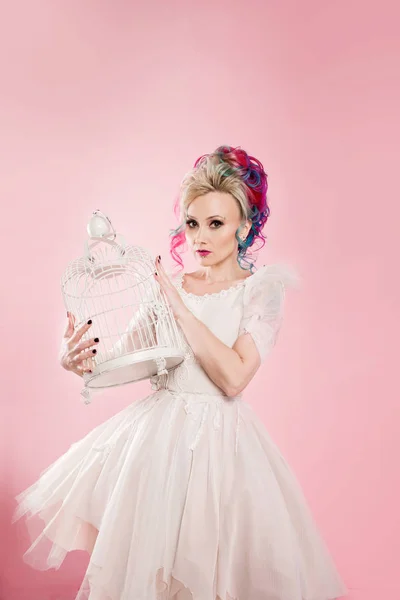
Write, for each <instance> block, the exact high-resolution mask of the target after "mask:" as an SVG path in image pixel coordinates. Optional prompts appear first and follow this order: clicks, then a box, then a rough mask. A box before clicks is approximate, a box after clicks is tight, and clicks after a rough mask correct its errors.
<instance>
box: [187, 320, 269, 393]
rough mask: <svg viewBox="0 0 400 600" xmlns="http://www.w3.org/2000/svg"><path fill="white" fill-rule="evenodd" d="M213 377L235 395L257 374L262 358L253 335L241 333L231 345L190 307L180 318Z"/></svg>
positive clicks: (189, 339) (199, 356)
mask: <svg viewBox="0 0 400 600" xmlns="http://www.w3.org/2000/svg"><path fill="white" fill-rule="evenodd" d="M177 321H178V323H179V324H180V326H181V328H182V330H183V332H184V334H185V337H186V339H187V341H188V343H189V345H190V346H191V347H192V350H193V352H194V354H195V356H196V358H197V360H198V361H199V363H200V365H201V366H202V368H203V369H204V370H205V372H206V373H207V375H208V376H209V378H210V379H211V380H212V381H213V382H214V383H215V385H217V386H218V387H219V388H221V390H222V391H223V392H224V393H225V394H226V395H227V396H235V395H237V394H240V392H241V391H242V390H243V389H244V388H245V387H246V386H247V384H248V383H249V381H250V380H251V379H252V378H253V377H254V375H255V373H256V371H257V369H258V367H259V366H260V363H261V360H260V356H259V353H258V351H257V348H256V345H255V344H254V342H253V340H252V339H251V337H250V336H246V335H240V336H239V337H238V339H237V340H236V342H235V344H234V346H233V348H230V347H229V346H227V345H226V344H224V343H223V342H221V340H220V339H219V338H217V336H215V335H214V334H213V333H212V332H211V331H210V330H209V328H208V327H207V326H206V325H205V324H204V323H203V322H202V321H200V320H199V319H197V317H195V316H194V314H193V313H192V312H191V311H190V310H189V309H187V310H186V311H184V312H183V313H182V315H180V316H179V318H178V319H177Z"/></svg>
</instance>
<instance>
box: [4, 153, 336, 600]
mask: <svg viewBox="0 0 400 600" xmlns="http://www.w3.org/2000/svg"><path fill="white" fill-rule="evenodd" d="M266 194H267V176H266V173H265V171H264V169H263V166H262V164H261V163H260V162H259V161H258V160H256V159H255V158H254V157H251V156H249V155H248V154H247V153H246V152H245V151H244V150H242V149H240V148H233V147H229V146H221V147H219V148H217V150H216V151H215V152H213V153H212V154H209V155H205V156H202V157H200V158H199V159H198V160H197V161H196V163H195V165H194V168H193V169H192V170H191V171H190V172H189V173H188V174H187V175H186V176H185V178H184V180H183V182H182V185H181V193H180V196H179V198H178V200H179V203H180V204H179V207H180V216H181V218H182V223H181V225H180V227H178V229H177V230H175V231H173V232H172V233H173V235H172V238H171V253H172V256H173V258H174V259H175V260H176V261H177V262H179V263H180V264H182V262H181V260H180V257H179V254H178V252H177V249H178V248H179V246H180V245H181V244H183V243H184V242H185V241H186V242H187V243H188V245H189V247H190V249H191V251H192V252H193V254H194V256H195V257H196V260H197V261H198V263H199V269H198V270H196V271H195V272H193V273H182V272H181V273H179V274H178V275H176V274H175V275H171V274H167V272H166V271H165V269H164V267H163V265H162V260H161V259H160V257H157V260H156V272H155V274H154V277H155V278H156V280H157V281H158V283H159V285H160V286H161V287H162V289H163V290H164V292H165V294H166V296H167V298H168V301H169V303H170V305H171V308H172V311H173V314H174V317H175V319H176V321H177V324H178V327H179V330H180V331H181V333H182V339H183V341H184V344H185V348H186V355H185V360H184V362H183V363H182V364H181V365H179V366H178V367H176V368H175V369H173V370H172V371H170V372H169V373H168V375H167V376H165V375H162V376H160V377H153V378H152V386H153V389H154V388H155V391H154V392H153V393H151V394H150V395H149V396H147V397H146V398H144V399H142V400H139V401H137V402H134V403H133V404H131V405H129V406H128V407H126V408H125V409H124V410H122V411H121V412H119V413H117V414H116V415H114V416H113V417H112V418H111V419H109V420H107V421H106V422H105V423H103V424H101V425H99V426H98V427H96V428H95V429H94V430H93V431H91V432H89V433H88V434H87V435H86V436H85V437H84V438H83V439H82V440H80V441H78V442H76V443H75V444H72V446H71V447H70V448H69V449H68V451H67V452H66V453H65V454H64V455H63V456H61V457H60V458H59V459H58V460H57V461H55V463H53V464H52V465H51V466H50V467H48V469H47V470H46V471H44V472H43V473H42V474H41V477H40V478H39V480H38V481H37V482H36V483H34V484H33V485H32V486H31V487H30V488H28V489H27V490H25V491H24V492H22V493H21V494H20V495H19V496H18V498H17V499H18V502H19V507H18V509H17V511H16V513H15V516H14V520H16V519H18V518H19V517H21V516H22V515H23V514H28V515H29V519H28V521H27V522H28V523H30V522H31V521H32V522H34V520H35V518H37V517H40V523H41V532H40V534H38V533H36V537H34V536H33V534H32V537H34V543H33V544H32V546H31V547H30V548H29V550H28V551H27V552H26V553H25V555H24V558H25V560H26V561H27V562H30V563H31V564H33V565H34V566H35V567H36V568H43V569H47V568H50V567H55V568H58V567H59V566H60V564H61V562H62V561H63V559H64V557H65V555H66V553H67V552H69V551H71V550H74V549H78V548H79V549H85V550H87V551H88V552H89V553H90V562H89V565H88V569H87V571H86V574H85V577H84V581H83V583H82V585H81V587H80V590H79V592H78V594H77V596H76V599H77V600H83V599H85V600H139V599H140V600H171V599H173V600H328V599H333V598H338V597H341V596H343V595H345V594H346V592H347V589H346V587H345V586H344V584H343V582H342V580H341V579H340V576H339V574H338V573H337V571H336V568H335V565H334V563H333V561H332V559H331V557H330V555H329V552H328V550H327V548H326V546H325V544H324V542H323V540H322V538H321V536H320V534H319V532H318V529H317V527H316V524H315V523H314V520H313V517H312V515H311V513H310V511H309V508H308V507H307V503H306V500H305V498H304V496H303V493H302V490H301V487H300V485H299V484H298V482H297V480H296V479H295V476H294V474H293V473H292V472H291V470H290V468H289V466H288V464H287V462H286V461H285V459H284V457H283V456H282V455H281V453H280V452H279V449H278V448H277V447H276V445H275V444H274V443H273V441H272V440H271V438H270V437H269V434H268V433H267V431H266V430H265V428H264V426H263V425H262V423H261V421H260V420H259V418H258V417H257V415H256V414H255V413H254V412H253V410H252V409H251V407H250V405H249V404H247V403H245V402H243V400H242V392H243V390H244V389H245V388H246V386H247V384H248V383H249V382H250V381H251V379H252V378H253V377H254V375H255V373H256V371H257V370H258V368H259V367H260V364H261V362H262V361H263V360H264V359H265V357H266V355H267V353H268V352H269V350H271V348H272V347H273V345H274V344H275V342H276V339H277V334H278V331H279V328H280V326H281V322H282V315H283V301H284V293H285V288H286V287H287V286H290V285H295V284H296V283H297V281H298V280H297V277H296V274H295V273H294V272H293V271H292V270H291V269H290V268H288V267H285V266H283V265H279V264H275V265H264V266H262V267H260V268H259V269H258V270H256V271H255V272H252V268H253V265H252V264H251V263H250V270H249V269H248V268H246V267H243V265H242V263H246V262H247V266H248V264H249V259H248V256H247V254H246V252H247V250H248V248H250V247H251V246H252V245H253V244H254V242H255V241H256V240H257V239H258V240H261V241H262V242H263V241H264V239H265V238H264V236H263V234H262V228H263V226H264V225H265V223H266V221H267V219H268V216H269V207H268V204H267V195H266ZM73 323H74V321H73V316H71V317H70V319H69V323H68V327H67V329H66V333H65V338H64V342H63V346H62V353H61V364H62V366H63V367H64V368H66V369H68V370H71V371H73V372H75V373H76V374H78V375H80V376H81V375H83V374H84V372H85V371H87V370H89V369H90V368H91V366H92V365H91V364H90V363H91V361H92V359H91V358H90V357H93V351H94V350H95V348H93V346H95V345H96V344H97V343H100V344H101V339H100V340H98V338H92V339H90V340H89V341H88V342H80V339H81V338H82V336H83V334H84V333H85V332H86V331H87V330H88V329H89V328H91V327H94V329H95V323H92V322H91V321H89V323H88V324H86V325H84V326H83V327H80V328H79V329H77V330H76V331H74V324H73Z"/></svg>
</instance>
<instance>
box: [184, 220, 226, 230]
mask: <svg viewBox="0 0 400 600" xmlns="http://www.w3.org/2000/svg"><path fill="white" fill-rule="evenodd" d="M192 223H194V225H197V223H196V221H194V220H193V219H188V220H187V221H186V225H189V229H194V227H191V224H192ZM213 223H217V227H212V229H219V228H220V227H221V225H223V223H222V221H219V220H218V219H214V220H213V221H211V223H210V225H212V224H213Z"/></svg>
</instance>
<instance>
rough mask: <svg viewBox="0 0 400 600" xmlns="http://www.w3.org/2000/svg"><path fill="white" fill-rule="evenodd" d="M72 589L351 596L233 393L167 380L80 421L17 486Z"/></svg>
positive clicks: (187, 596)
mask: <svg viewBox="0 0 400 600" xmlns="http://www.w3.org/2000/svg"><path fill="white" fill-rule="evenodd" d="M17 501H18V506H17V508H16V510H15V513H14V516H13V521H16V520H17V519H19V518H21V517H22V516H23V515H25V518H26V524H27V526H28V529H29V532H30V535H31V540H32V545H31V546H30V548H29V549H28V550H27V551H26V553H25V554H24V556H23V558H24V560H25V562H27V563H28V564H30V565H32V566H33V567H34V568H36V569H41V570H44V569H49V568H58V567H59V566H60V565H61V563H62V561H63V560H64V558H65V556H66V554H67V553H68V552H70V551H72V550H74V549H80V550H86V551H87V552H88V553H89V554H90V561H89V565H88V569H87V571H86V573H85V576H84V579H83V582H82V585H81V587H80V590H79V592H78V595H77V596H76V600H172V599H173V600H330V599H336V598H340V597H342V596H344V595H346V594H347V591H348V590H347V588H346V587H345V585H344V583H343V581H342V580H341V578H340V576H339V574H338V572H337V570H336V567H335V564H334V563H333V560H332V558H331V556H330V554H329V551H328V549H327V547H326V546H325V543H324V541H323V539H322V537H321V535H320V533H319V531H318V529H317V526H316V523H315V522H314V519H313V516H312V514H311V512H310V510H309V508H308V506H307V503H306V500H305V497H304V496H303V492H302V489H301V487H300V485H299V483H298V481H297V480H296V478H295V476H294V474H293V473H292V471H291V470H290V468H289V466H288V464H287V462H286V461H285V459H284V457H283V456H282V455H281V453H280V451H279V449H278V448H277V446H276V445H275V444H274V442H273V441H272V439H271V438H270V436H269V434H268V432H267V431H266V429H265V427H264V425H263V424H262V422H261V421H260V419H259V417H258V416H257V414H256V413H255V412H254V411H253V409H252V408H251V406H250V405H249V404H248V403H246V402H244V401H243V400H242V399H241V398H232V399H231V398H227V397H224V396H216V395H205V394H201V395H200V394H188V393H184V394H182V393H180V394H176V393H173V392H171V391H169V390H166V389H163V390H159V391H157V392H154V393H152V394H150V395H149V396H147V397H146V398H143V399H141V400H139V401H136V402H134V403H133V404H131V405H129V406H128V407H126V408H125V409H123V410H122V411H120V412H119V413H117V414H116V415H114V416H113V417H111V418H110V419H108V420H107V421H105V422H104V423H102V424H101V425H99V426H97V427H96V428H95V429H93V430H92V431H91V432H89V433H88V434H87V435H86V436H85V437H84V438H83V439H81V440H79V441H78V442H76V443H74V444H72V445H71V446H70V448H69V449H68V450H67V451H66V452H65V453H64V454H63V455H62V456H61V457H60V458H58V459H57V460H56V461H55V462H54V463H53V464H51V465H50V466H49V467H48V468H47V469H46V470H45V471H43V472H42V473H41V475H40V477H39V479H38V480H37V481H36V482H35V483H34V484H33V485H31V486H30V487H29V488H28V489H26V490H24V491H23V492H21V493H20V494H19V495H18V496H17Z"/></svg>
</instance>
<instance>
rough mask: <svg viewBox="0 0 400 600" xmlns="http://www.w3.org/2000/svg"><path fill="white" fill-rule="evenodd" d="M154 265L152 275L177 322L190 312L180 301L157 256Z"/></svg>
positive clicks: (159, 257)
mask: <svg viewBox="0 0 400 600" xmlns="http://www.w3.org/2000/svg"><path fill="white" fill-rule="evenodd" d="M155 264H156V273H155V274H154V277H155V279H156V281H158V283H159V284H160V286H161V289H162V290H163V292H164V294H165V295H166V297H167V300H168V303H169V305H170V307H171V310H172V314H173V315H174V317H175V319H176V320H177V321H178V320H179V319H180V318H181V317H182V316H184V315H186V313H188V312H190V311H189V309H188V308H187V306H186V304H185V303H184V301H183V300H182V298H181V296H180V294H179V292H178V290H177V289H176V287H175V286H174V285H173V283H172V282H171V280H170V278H169V277H168V275H167V274H166V272H165V269H164V267H163V266H162V264H161V256H157V258H156V261H155Z"/></svg>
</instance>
